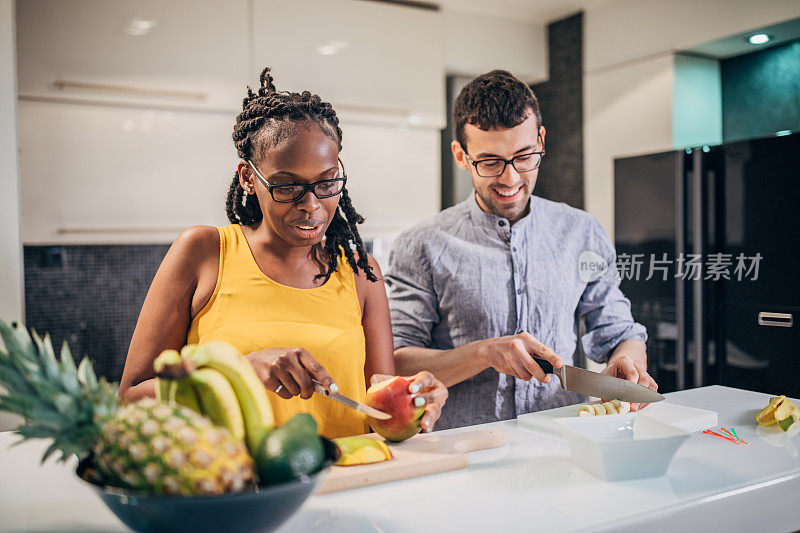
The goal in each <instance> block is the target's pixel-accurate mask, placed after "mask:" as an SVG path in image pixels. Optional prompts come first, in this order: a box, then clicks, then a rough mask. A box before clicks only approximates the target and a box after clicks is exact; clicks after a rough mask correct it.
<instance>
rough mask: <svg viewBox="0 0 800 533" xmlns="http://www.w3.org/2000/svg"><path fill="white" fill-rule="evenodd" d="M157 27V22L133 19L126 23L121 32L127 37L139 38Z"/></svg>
mask: <svg viewBox="0 0 800 533" xmlns="http://www.w3.org/2000/svg"><path fill="white" fill-rule="evenodd" d="M157 25H158V21H157V20H152V19H145V18H141V17H135V18H132V19H131V20H129V21H128V23H127V24H126V25H125V29H124V30H123V31H124V32H125V33H127V34H128V35H133V36H134V37H140V36H142V35H147V34H148V33H150V32H151V31H153V28H155V27H156V26H157Z"/></svg>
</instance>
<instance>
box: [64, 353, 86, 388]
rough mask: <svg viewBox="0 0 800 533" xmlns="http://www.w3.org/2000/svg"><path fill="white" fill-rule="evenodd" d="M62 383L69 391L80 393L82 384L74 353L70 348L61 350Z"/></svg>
mask: <svg viewBox="0 0 800 533" xmlns="http://www.w3.org/2000/svg"><path fill="white" fill-rule="evenodd" d="M59 366H60V367H61V384H62V385H63V386H64V390H65V391H67V393H69V394H72V395H74V396H77V395H78V394H80V390H81V384H80V382H79V381H78V369H77V367H76V366H75V360H74V359H72V353H71V352H70V351H69V350H66V351H65V350H61V364H60V365H59Z"/></svg>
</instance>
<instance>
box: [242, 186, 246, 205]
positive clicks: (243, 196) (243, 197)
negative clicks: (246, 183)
mask: <svg viewBox="0 0 800 533" xmlns="http://www.w3.org/2000/svg"><path fill="white" fill-rule="evenodd" d="M242 207H247V190H246V189H245V191H244V194H243V195H242Z"/></svg>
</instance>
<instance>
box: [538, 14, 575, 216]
mask: <svg viewBox="0 0 800 533" xmlns="http://www.w3.org/2000/svg"><path fill="white" fill-rule="evenodd" d="M547 35H548V49H549V57H550V59H549V61H550V78H549V79H548V80H547V81H546V82H543V83H539V84H536V85H533V86H532V88H533V92H534V93H535V94H536V97H537V98H538V99H539V105H540V107H541V110H542V123H543V125H544V127H545V128H546V129H547V137H546V139H545V140H546V142H545V150H547V155H546V156H545V159H544V161H543V162H542V167H541V169H540V170H539V179H538V181H537V182H536V189H535V190H534V194H536V195H537V196H541V197H542V198H547V199H548V200H554V201H557V202H566V203H567V204H569V205H571V206H572V207H578V208H581V209H582V208H583V205H584V201H583V38H582V35H583V13H579V14H577V15H573V16H571V17H568V18H565V19H562V20H559V21H556V22H553V23H551V24H549V25H548V26H547Z"/></svg>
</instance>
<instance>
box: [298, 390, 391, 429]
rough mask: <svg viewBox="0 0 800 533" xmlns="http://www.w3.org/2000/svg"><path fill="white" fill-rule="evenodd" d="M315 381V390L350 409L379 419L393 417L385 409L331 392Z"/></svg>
mask: <svg viewBox="0 0 800 533" xmlns="http://www.w3.org/2000/svg"><path fill="white" fill-rule="evenodd" d="M313 381H314V392H316V393H317V394H321V395H323V396H327V397H328V398H330V399H331V400H335V401H337V402H339V403H341V404H342V405H346V406H347V407H349V408H350V409H355V410H356V411H358V412H359V413H364V414H365V415H367V416H371V417H372V418H377V419H378V420H389V419H390V418H392V415H390V414H386V413H384V412H383V411H378V410H377V409H375V408H373V407H370V406H369V405H364V404H363V403H361V402H357V401H355V400H353V399H351V398H348V397H347V396H345V395H344V394H339V393H338V392H336V393H333V394H331V393H330V392H328V390H327V389H326V388H325V387H323V386H322V383H320V382H319V381H317V380H313Z"/></svg>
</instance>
